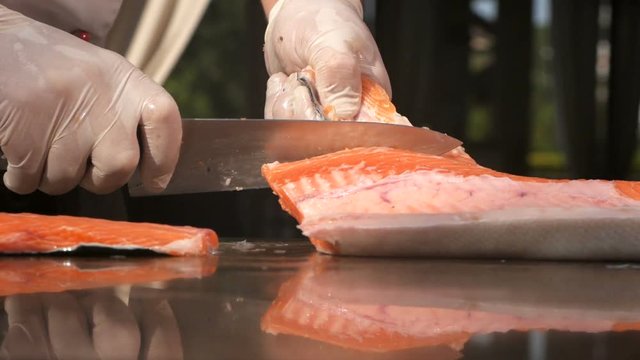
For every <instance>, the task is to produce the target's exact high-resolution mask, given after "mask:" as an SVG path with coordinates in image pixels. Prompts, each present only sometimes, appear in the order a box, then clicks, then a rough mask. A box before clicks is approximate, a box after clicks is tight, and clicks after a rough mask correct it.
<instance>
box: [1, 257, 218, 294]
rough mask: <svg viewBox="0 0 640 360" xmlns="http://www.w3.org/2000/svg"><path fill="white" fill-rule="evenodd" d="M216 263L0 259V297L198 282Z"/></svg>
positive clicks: (206, 259) (169, 259)
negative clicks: (145, 284)
mask: <svg viewBox="0 0 640 360" xmlns="http://www.w3.org/2000/svg"><path fill="white" fill-rule="evenodd" d="M217 261H218V258H217V257H215V256H207V257H167V258H151V259H149V258H147V259H136V260H122V259H119V260H113V259H104V258H100V259H95V258H93V259H78V258H74V259H58V258H46V259H45V258H37V259H34V258H31V259H30V258H4V259H0V296H10V295H18V294H35V293H44V292H46V293H56V292H62V291H68V290H84V289H94V288H102V287H109V286H117V285H132V284H141V283H151V282H156V281H168V280H174V279H189V278H202V277H204V276H208V275H211V274H213V273H214V272H215V271H216V266H217Z"/></svg>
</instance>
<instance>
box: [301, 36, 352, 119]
mask: <svg viewBox="0 0 640 360" xmlns="http://www.w3.org/2000/svg"><path fill="white" fill-rule="evenodd" d="M310 63H311V66H312V67H313V68H314V69H315V71H316V85H317V89H318V95H319V96H320V101H321V102H322V105H323V106H324V115H325V116H326V117H327V118H329V119H331V120H351V119H353V118H354V117H355V116H356V115H357V114H358V112H359V111H360V104H361V93H362V79H361V72H360V66H359V64H358V59H357V58H356V57H355V56H354V55H353V54H348V53H343V52H340V51H337V50H334V49H331V48H323V49H321V50H319V51H318V52H317V54H315V56H313V58H312V59H311V61H310Z"/></svg>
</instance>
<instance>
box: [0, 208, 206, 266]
mask: <svg viewBox="0 0 640 360" xmlns="http://www.w3.org/2000/svg"><path fill="white" fill-rule="evenodd" d="M80 246H96V247H109V248H115V249H126V250H133V249H145V250H151V251H155V252H158V253H162V254H168V255H176V256H184V255H207V254H210V253H212V252H213V250H215V249H216V248H217V246H218V237H217V236H216V234H215V232H213V231H212V230H209V229H198V228H193V227H189V226H170V225H161V224H151V223H132V222H124V221H110V220H103V219H93V218H83V217H73V216H47V215H36V214H28V213H22V214H8V213H0V253H4V254H17V253H48V252H55V251H71V250H75V249H77V248H78V247H80Z"/></svg>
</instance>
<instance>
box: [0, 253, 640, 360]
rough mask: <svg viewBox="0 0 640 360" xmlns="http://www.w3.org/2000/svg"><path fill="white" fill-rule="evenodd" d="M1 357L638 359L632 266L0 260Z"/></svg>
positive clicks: (298, 259)
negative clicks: (1, 303)
mask: <svg viewBox="0 0 640 360" xmlns="http://www.w3.org/2000/svg"><path fill="white" fill-rule="evenodd" d="M0 296H2V297H3V303H4V312H2V314H1V315H0V324H1V326H2V329H0V330H1V332H0V341H1V343H2V356H3V357H6V358H33V359H43V358H60V359H63V358H80V359H90V358H99V357H102V358H149V359H156V358H182V359H369V358H371V359H415V358H418V359H458V358H464V359H636V358H640V346H638V344H640V332H639V331H638V330H639V329H640V266H636V265H634V264H621V263H618V264H607V263H551V262H548V263H544V262H501V261H462V260H437V261H436V260H425V259H363V258H334V257H328V256H323V255H318V254H316V253H314V252H313V249H312V247H311V246H309V245H308V244H307V243H306V242H304V241H291V242H283V241H270V242H257V241H256V242H254V241H242V242H229V243H223V244H222V246H221V249H220V253H219V254H217V255H215V256H211V257H208V258H167V257H154V256H126V257H123V256H110V257H105V256H104V255H102V256H82V257H78V256H74V257H66V256H55V257H40V258H33V257H3V258H0Z"/></svg>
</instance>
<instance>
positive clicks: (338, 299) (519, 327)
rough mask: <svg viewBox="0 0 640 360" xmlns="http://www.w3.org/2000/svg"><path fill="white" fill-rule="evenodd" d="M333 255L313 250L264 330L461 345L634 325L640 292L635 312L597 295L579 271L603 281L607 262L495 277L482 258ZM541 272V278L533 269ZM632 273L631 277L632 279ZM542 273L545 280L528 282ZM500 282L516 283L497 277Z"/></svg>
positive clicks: (393, 345)
mask: <svg viewBox="0 0 640 360" xmlns="http://www.w3.org/2000/svg"><path fill="white" fill-rule="evenodd" d="M333 260H334V259H333V258H328V257H324V256H316V257H314V258H312V259H311V260H310V262H309V264H308V266H306V267H305V268H303V269H302V270H301V271H300V273H299V274H297V275H296V276H295V277H294V278H292V279H290V280H289V281H287V282H286V283H285V284H283V285H282V287H281V288H280V291H279V293H278V296H277V298H276V299H275V301H274V302H273V303H272V305H271V306H270V307H269V309H268V310H267V312H266V313H265V315H264V316H263V318H262V321H261V327H262V329H263V331H265V332H268V333H271V334H288V335H294V336H301V337H305V338H310V339H314V340H317V341H322V342H326V343H330V344H334V345H337V346H341V347H345V348H352V349H358V350H363V351H378V352H387V351H398V350H403V349H409V348H417V347H431V346H442V345H445V346H448V347H451V348H452V349H455V350H458V351H460V350H462V348H463V347H464V344H465V343H466V342H467V341H468V340H469V339H470V338H471V337H472V336H474V335H478V334H489V333H503V332H508V331H531V330H544V331H548V330H556V331H569V332H587V333H599V332H609V331H627V330H640V322H639V320H640V314H639V313H638V308H637V296H634V299H635V300H636V302H635V305H634V306H633V309H635V311H634V310H627V309H625V310H627V311H626V312H623V311H622V309H620V308H618V307H617V306H621V307H623V308H624V307H625V306H626V305H627V304H625V303H624V302H622V301H621V302H618V301H617V300H612V299H611V298H610V297H609V296H607V297H606V299H603V300H604V301H601V300H600V297H602V296H598V294H599V293H600V292H601V289H602V288H601V286H600V285H598V286H594V285H593V284H594V282H593V281H592V278H585V277H584V275H585V274H589V275H595V278H596V279H600V280H603V279H611V278H612V277H615V276H616V275H618V274H614V275H610V274H609V272H610V270H606V269H604V268H602V269H598V270H595V269H593V268H586V269H582V270H584V271H585V272H582V273H580V272H579V271H573V270H575V269H574V268H564V269H559V268H557V267H553V266H552V267H551V268H549V269H545V268H544V266H543V267H542V270H541V269H540V265H539V264H536V265H537V267H536V265H534V266H531V268H530V269H529V268H527V267H526V266H524V267H522V266H517V265H516V266H515V268H514V270H515V271H516V272H515V273H514V274H515V275H514V274H508V275H507V276H506V279H500V280H498V279H496V278H495V277H494V280H493V281H491V277H490V276H493V275H494V273H496V271H493V270H491V268H492V266H487V265H479V264H472V265H466V264H450V263H448V264H443V265H442V266H438V264H435V266H434V265H432V264H428V263H419V264H415V263H414V264H413V265H411V266H405V265H406V263H404V264H402V262H403V261H402V260H399V261H397V262H393V261H391V262H389V261H385V262H383V263H374V262H372V260H369V261H363V262H354V261H350V262H346V263H345V265H344V267H341V266H340V265H341V264H340V263H339V262H337V261H333ZM349 260H351V259H349ZM574 266H575V265H574ZM423 267H424V269H423ZM507 268H508V266H507ZM501 269H502V272H499V273H498V274H501V275H502V276H498V278H500V277H502V278H505V275H504V269H505V267H504V266H502V267H501ZM396 270H397V271H396ZM407 270H410V271H407ZM421 270H432V271H437V270H440V271H441V273H442V274H443V275H444V276H445V277H447V279H448V281H449V282H451V283H450V284H443V283H445V282H441V283H440V282H437V281H434V280H430V279H431V278H438V277H439V276H440V273H433V275H430V274H431V273H429V272H421ZM523 270H525V271H528V270H530V271H529V272H528V273H527V272H523ZM547 270H548V271H547ZM594 270H595V271H594ZM517 271H520V272H517ZM540 271H542V272H543V273H544V276H538V273H540ZM412 272H416V273H415V274H412ZM523 274H524V275H523ZM574 275H578V277H577V279H583V280H578V281H577V283H575V282H574V283H567V282H566V281H565V282H564V285H562V284H563V281H562V280H571V279H572V280H575V279H576V277H575V276H574ZM627 275H632V274H623V276H624V277H625V278H627V280H628V278H629V276H627ZM635 275H637V274H635ZM556 276H558V277H559V279H558V281H557V282H555V284H558V286H562V288H559V287H555V286H554V284H553V283H552V284H549V281H548V279H549V277H556ZM345 277H346V278H345ZM632 277H633V278H634V279H636V281H634V282H637V278H638V277H637V276H632ZM387 279H388V280H389V281H386V280H387ZM400 279H401V280H400ZM541 279H543V280H544V281H543V282H537V283H532V282H531V281H532V280H533V281H535V280H541ZM478 280H480V285H478V284H476V285H474V286H472V289H471V291H470V292H467V291H466V289H464V288H461V287H457V286H459V285H461V283H474V282H477V281H478ZM501 280H507V281H509V280H511V281H517V282H513V283H510V284H507V285H503V283H502V282H501ZM434 282H435V284H434ZM614 282H615V284H614V285H613V286H609V285H607V287H608V288H614V289H615V288H617V290H620V287H623V288H624V287H625V283H624V281H614ZM519 284H522V286H521V285H519ZM532 284H533V285H532ZM535 284H537V285H535ZM578 286H580V288H578ZM521 287H526V288H527V289H528V291H527V292H528V295H529V296H530V298H529V299H528V300H526V301H528V303H526V304H519V301H521V300H522V299H519V298H518V296H514V295H512V291H513V290H514V289H518V288H521ZM546 287H552V288H553V291H545V288H546ZM532 288H533V289H532ZM567 288H569V289H570V290H567ZM572 291H573V296H572V295H571V294H572ZM581 295H585V296H586V298H587V300H586V301H585V300H584V299H582V298H581ZM512 298H513V299H512ZM627 300H629V299H627ZM581 302H583V303H584V304H581Z"/></svg>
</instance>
